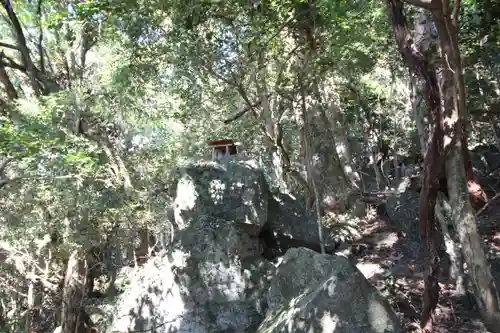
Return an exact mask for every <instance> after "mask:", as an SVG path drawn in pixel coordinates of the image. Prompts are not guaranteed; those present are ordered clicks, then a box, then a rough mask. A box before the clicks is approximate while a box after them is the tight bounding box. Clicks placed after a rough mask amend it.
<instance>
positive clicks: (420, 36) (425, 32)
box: [412, 8, 466, 295]
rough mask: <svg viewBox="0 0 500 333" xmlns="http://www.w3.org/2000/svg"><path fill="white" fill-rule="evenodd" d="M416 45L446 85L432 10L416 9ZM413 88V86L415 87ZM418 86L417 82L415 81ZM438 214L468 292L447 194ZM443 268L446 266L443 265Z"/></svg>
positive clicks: (457, 277) (419, 118)
mask: <svg viewBox="0 0 500 333" xmlns="http://www.w3.org/2000/svg"><path fill="white" fill-rule="evenodd" d="M415 34H416V36H415V44H416V45H417V47H418V49H419V50H422V53H423V54H425V55H426V56H427V57H428V61H430V62H432V63H433V64H434V66H433V67H434V68H435V69H436V76H437V77H438V81H439V83H440V86H441V87H442V86H443V83H444V80H443V76H442V73H443V70H442V68H441V67H442V66H440V64H442V62H438V61H434V60H433V59H434V57H435V56H438V55H437V54H433V53H431V52H429V51H430V50H432V49H435V47H436V46H437V47H439V40H438V38H437V35H436V33H435V28H434V25H433V20H432V17H430V13H428V12H427V11H426V10H425V9H423V8H419V10H418V11H417V17H416V19H415ZM412 88H413V87H412ZM415 88H416V84H415ZM418 109H420V108H418V106H415V107H414V111H415V112H414V118H415V119H416V123H417V130H418V132H419V136H420V143H421V147H422V154H425V151H426V142H428V139H429V136H428V133H427V132H426V131H425V120H424V119H423V118H424V117H423V113H422V112H419V110H418ZM435 209H436V216H437V219H438V221H439V223H440V225H441V231H442V233H443V238H444V239H443V242H444V245H445V250H446V253H447V254H448V256H449V265H448V269H446V270H445V271H446V272H447V273H448V274H447V275H448V277H450V278H451V279H453V280H454V281H455V286H456V288H455V291H456V292H457V294H462V295H463V294H465V293H466V288H465V278H464V275H465V274H464V270H463V258H462V255H461V250H460V240H459V238H458V235H457V234H456V232H455V231H454V230H453V229H454V228H450V226H452V225H453V222H452V212H451V206H450V202H449V200H448V198H446V196H444V195H438V197H437V202H436V208H435ZM442 268H443V267H442Z"/></svg>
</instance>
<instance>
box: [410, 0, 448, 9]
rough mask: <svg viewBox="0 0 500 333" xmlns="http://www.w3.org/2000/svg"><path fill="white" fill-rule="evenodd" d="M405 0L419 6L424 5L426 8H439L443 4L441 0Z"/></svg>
mask: <svg viewBox="0 0 500 333" xmlns="http://www.w3.org/2000/svg"><path fill="white" fill-rule="evenodd" d="M403 1H404V2H406V3H408V4H410V5H414V6H417V7H422V8H425V9H429V10H432V9H439V8H440V7H441V4H440V3H439V1H440V0H437V1H436V0H403Z"/></svg>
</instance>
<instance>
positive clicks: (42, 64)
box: [36, 0, 45, 73]
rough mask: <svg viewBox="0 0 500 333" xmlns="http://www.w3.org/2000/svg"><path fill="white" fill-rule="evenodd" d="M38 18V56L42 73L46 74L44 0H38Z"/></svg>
mask: <svg viewBox="0 0 500 333" xmlns="http://www.w3.org/2000/svg"><path fill="white" fill-rule="evenodd" d="M36 16H37V20H38V42H37V48H38V56H39V59H40V60H39V61H40V71H41V72H42V73H45V59H44V52H43V51H44V49H43V27H42V0H38V2H37V6H36Z"/></svg>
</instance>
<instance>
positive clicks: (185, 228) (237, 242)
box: [99, 160, 400, 333]
mask: <svg viewBox="0 0 500 333" xmlns="http://www.w3.org/2000/svg"><path fill="white" fill-rule="evenodd" d="M263 177H264V176H263V173H262V171H260V170H259V169H257V168H255V167H254V166H252V163H251V162H245V161H241V160H234V161H231V160H228V161H225V162H224V163H223V164H218V163H198V164H195V165H191V166H189V167H186V168H182V169H179V170H177V171H176V173H175V174H174V175H173V186H172V187H171V196H172V197H173V198H174V201H175V205H174V212H175V214H174V215H175V224H176V228H175V232H174V240H173V243H172V244H171V246H170V247H169V249H168V251H166V252H165V253H164V254H163V255H162V256H159V257H156V258H153V259H150V260H149V261H148V262H147V263H146V264H145V265H144V266H142V267H139V268H136V269H134V270H133V272H128V273H127V274H126V275H127V276H126V278H125V279H118V280H117V284H119V285H117V286H116V288H117V289H121V290H122V293H121V294H120V295H119V296H118V297H117V299H115V300H113V301H112V303H113V305H112V306H113V311H112V316H111V317H110V318H107V319H103V318H101V320H100V321H99V322H100V323H101V326H105V329H104V330H103V331H104V332H108V333H117V332H129V331H134V332H138V331H142V332H146V331H147V332H156V333H170V332H176V333H188V332H189V333H198V332H199V333H202V332H203V333H205V332H211V333H212V332H213V333H229V332H231V333H233V332H236V333H255V332H258V333H266V332H299V333H300V332H306V331H307V332H309V331H310V330H311V329H312V330H314V331H315V332H333V331H335V333H350V332H361V333H363V332H367V333H372V332H373V333H379V332H380V333H382V332H384V333H392V332H400V327H399V324H398V320H397V318H396V316H395V314H394V312H392V310H391V308H390V307H389V305H388V303H387V302H386V301H385V300H384V299H383V298H382V297H381V295H380V294H378V292H377V291H376V290H375V289H374V288H373V287H372V286H371V285H370V284H369V282H368V281H367V280H366V279H365V278H364V277H363V275H362V274H361V272H360V271H359V270H358V269H357V268H356V267H354V266H353V265H352V264H351V263H350V262H349V261H348V260H347V259H345V258H343V257H340V256H330V255H320V254H318V253H316V252H314V251H312V250H310V249H306V248H302V247H301V248H290V249H288V250H287V251H286V254H285V256H284V257H283V258H281V259H282V261H281V263H280V259H278V260H277V261H276V263H275V264H273V263H271V262H270V261H268V260H266V259H265V258H264V257H263V256H262V253H263V250H264V247H265V244H264V243H265V242H263V241H262V239H261V238H262V234H263V229H265V228H266V227H267V228H269V226H272V228H274V231H272V232H274V233H276V232H282V233H283V234H285V233H287V232H288V233H289V237H298V238H300V237H302V238H304V239H307V240H310V241H311V242H313V241H315V232H316V230H317V227H316V225H315V224H307V223H310V222H309V221H308V220H306V222H304V220H303V217H301V215H300V212H299V210H298V209H297V210H294V209H293V207H291V208H290V210H286V211H285V210H281V211H280V210H277V211H274V213H273V209H275V208H276V207H273V206H272V205H273V204H274V203H272V200H271V199H270V193H269V190H268V186H267V183H266V182H265V179H264V178H263ZM273 200H275V199H273ZM279 207H281V208H283V207H282V206H281V205H280V206H279ZM280 212H281V213H283V212H288V213H289V214H290V215H282V214H280ZM292 217H294V218H292ZM287 223H288V225H287ZM301 223H302V224H301ZM310 228H312V229H313V230H309V229H310ZM295 245H296V246H299V245H300V243H297V244H295ZM281 250H283V249H281Z"/></svg>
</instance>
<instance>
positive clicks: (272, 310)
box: [257, 248, 402, 333]
mask: <svg viewBox="0 0 500 333" xmlns="http://www.w3.org/2000/svg"><path fill="white" fill-rule="evenodd" d="M267 297H268V304H269V310H268V312H267V315H266V318H265V319H264V321H263V322H262V323H261V325H260V327H259V329H258V330H257V333H278V332H283V333H285V332H294V333H302V332H304V333H306V332H317V333H322V332H325V333H326V332H335V333H399V332H402V328H401V325H400V322H399V320H398V318H397V316H396V314H395V313H394V311H393V310H392V309H391V307H390V305H389V304H388V302H387V301H386V300H384V298H383V297H382V296H381V295H380V293H379V292H378V291H377V290H376V289H375V288H374V287H373V286H372V285H371V284H370V283H369V282H368V281H367V280H366V278H365V277H364V276H363V274H362V273H361V272H360V271H359V270H358V269H357V268H356V267H355V266H353V265H352V264H351V263H350V262H349V261H348V260H347V259H346V258H344V257H341V256H330V255H322V254H318V253H316V252H314V251H311V250H309V249H306V248H296V249H290V250H289V251H288V252H287V253H286V254H285V256H284V257H283V262H282V263H281V264H280V266H279V267H278V271H277V273H276V275H275V277H274V278H273V279H272V281H271V286H270V288H269V292H268V295H267Z"/></svg>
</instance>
